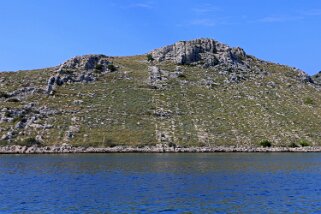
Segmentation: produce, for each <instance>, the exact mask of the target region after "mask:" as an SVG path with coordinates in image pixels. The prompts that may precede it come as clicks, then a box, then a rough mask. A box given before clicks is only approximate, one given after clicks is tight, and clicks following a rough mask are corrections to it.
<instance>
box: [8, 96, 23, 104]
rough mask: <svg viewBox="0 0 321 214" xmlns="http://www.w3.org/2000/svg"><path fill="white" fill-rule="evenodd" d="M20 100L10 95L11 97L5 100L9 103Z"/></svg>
mask: <svg viewBox="0 0 321 214" xmlns="http://www.w3.org/2000/svg"><path fill="white" fill-rule="evenodd" d="M20 101H21V100H19V99H18V98H15V97H12V98H8V99H7V100H6V102H10V103H18V102H20Z"/></svg>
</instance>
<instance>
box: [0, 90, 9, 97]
mask: <svg viewBox="0 0 321 214" xmlns="http://www.w3.org/2000/svg"><path fill="white" fill-rule="evenodd" d="M0 98H9V94H7V93H6V92H3V91H0Z"/></svg>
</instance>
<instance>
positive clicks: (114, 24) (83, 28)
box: [0, 0, 321, 74]
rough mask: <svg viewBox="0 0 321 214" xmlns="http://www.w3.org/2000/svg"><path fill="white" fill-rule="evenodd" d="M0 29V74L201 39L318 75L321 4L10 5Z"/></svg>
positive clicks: (148, 0)
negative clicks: (78, 56) (88, 56)
mask: <svg viewBox="0 0 321 214" xmlns="http://www.w3.org/2000/svg"><path fill="white" fill-rule="evenodd" d="M0 26H1V27H0V38H1V39H0V70H1V71H11V70H20V69H33V68H43V67H49V66H54V65H57V64H60V63H62V62H63V61H65V60H66V59H68V58H70V57H73V56H75V55H82V54H89V53H103V54H106V55H134V54H141V53H146V52H148V51H149V50H152V49H154V48H157V47H161V46H164V45H167V44H171V43H174V42H176V41H179V40H189V39H194V38H200V37H209V38H214V39H216V40H219V41H221V42H223V43H226V44H229V45H231V46H240V47H242V48H244V49H245V51H246V52H247V53H248V54H251V55H254V56H257V57H259V58H261V59H265V60H268V61H273V62H277V63H281V64H287V65H290V66H293V67H297V68H300V69H303V70H304V71H306V72H307V73H309V74H314V73H316V72H318V71H320V70H321V58H320V55H319V53H320V52H321V37H320V35H321V1H319V0H295V1H293V0H269V1H257V0H243V1H238V0H224V1H222V0H212V1H210V0H199V1H193V0H131V1H130V0H109V1H108V0H28V1H25V0H10V1H2V2H1V4H0Z"/></svg>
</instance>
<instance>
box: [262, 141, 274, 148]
mask: <svg viewBox="0 0 321 214" xmlns="http://www.w3.org/2000/svg"><path fill="white" fill-rule="evenodd" d="M260 146H262V147H265V148H266V147H271V146H272V143H271V142H270V141H268V140H262V141H261V142H260Z"/></svg>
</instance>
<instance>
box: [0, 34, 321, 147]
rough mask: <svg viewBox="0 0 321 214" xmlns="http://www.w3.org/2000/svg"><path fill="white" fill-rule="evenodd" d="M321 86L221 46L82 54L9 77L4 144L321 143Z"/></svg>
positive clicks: (1, 110) (2, 89)
mask: <svg viewBox="0 0 321 214" xmlns="http://www.w3.org/2000/svg"><path fill="white" fill-rule="evenodd" d="M147 59H149V61H148V60H147ZM318 80H319V79H318V76H314V77H312V78H311V77H309V76H308V75H306V74H305V73H304V72H302V71H300V70H297V69H295V68H291V67H287V66H283V65H279V64H273V63H270V62H266V61H263V60H260V59H257V58H255V57H254V56H250V55H248V54H246V53H245V51H244V50H243V49H241V48H231V47H229V46H227V45H224V44H221V43H219V42H217V41H215V40H212V39H197V40H193V41H182V42H178V43H176V44H174V45H170V46H167V47H163V48H159V49H156V50H153V51H151V52H150V53H149V54H148V55H147V54H146V55H140V56H132V57H109V56H105V55H86V56H79V57H75V58H72V59H70V60H68V61H66V62H65V63H63V64H62V65H60V66H57V67H53V68H46V69H39V70H32V71H18V72H10V73H9V72H3V73H0V143H1V145H27V146H28V145H33V144H38V145H42V146H46V145H54V144H63V143H68V144H70V145H73V146H85V147H87V146H93V147H113V146H116V145H126V146H138V147H142V146H146V145H147V146H151V145H157V144H158V145H159V144H162V145H166V146H169V147H173V146H175V147H190V146H200V147H202V146H209V147H212V146H222V145H223V146H250V147H258V146H259V143H260V142H261V141H262V140H268V141H270V142H272V145H273V146H280V147H282V146H284V147H287V146H293V145H294V144H293V143H295V144H296V145H299V144H300V143H302V142H305V143H307V144H308V145H311V146H321V132H320V124H321V93H320V86H319V81H318ZM320 82H321V81H320Z"/></svg>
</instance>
